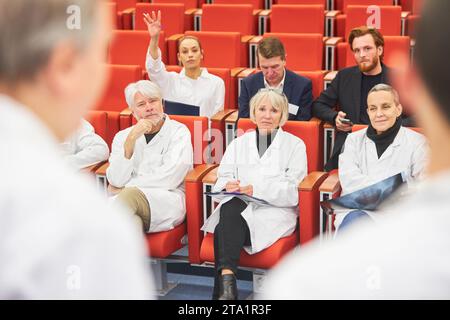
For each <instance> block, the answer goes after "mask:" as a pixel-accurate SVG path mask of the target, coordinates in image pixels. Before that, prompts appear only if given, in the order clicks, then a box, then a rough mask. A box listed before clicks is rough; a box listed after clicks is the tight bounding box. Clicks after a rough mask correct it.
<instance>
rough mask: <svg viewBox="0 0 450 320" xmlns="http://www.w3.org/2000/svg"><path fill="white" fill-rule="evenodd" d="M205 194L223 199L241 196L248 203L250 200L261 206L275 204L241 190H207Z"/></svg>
mask: <svg viewBox="0 0 450 320" xmlns="http://www.w3.org/2000/svg"><path fill="white" fill-rule="evenodd" d="M205 195H207V196H211V197H213V198H215V199H217V200H222V199H223V198H227V197H236V198H239V199H241V200H243V201H245V202H246V203H249V202H253V203H256V204H257V205H260V206H273V207H275V206H274V205H272V204H270V203H269V202H267V201H266V200H263V199H260V198H255V197H252V196H249V195H247V194H245V193H240V192H226V191H221V192H205Z"/></svg>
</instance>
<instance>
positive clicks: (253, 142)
mask: <svg viewBox="0 0 450 320" xmlns="http://www.w3.org/2000/svg"><path fill="white" fill-rule="evenodd" d="M250 134H251V137H250V142H249V147H250V150H251V154H252V155H253V156H255V157H256V158H257V159H260V160H263V159H264V158H266V157H267V155H268V154H269V155H270V154H271V153H272V151H273V150H274V149H280V144H281V139H282V138H280V137H281V136H283V135H284V131H283V129H282V128H281V127H280V128H278V132H277V134H276V135H275V139H273V141H272V143H271V144H270V146H269V148H267V150H266V152H264V154H263V156H262V157H260V156H259V152H258V147H257V146H256V130H255V131H252V132H250Z"/></svg>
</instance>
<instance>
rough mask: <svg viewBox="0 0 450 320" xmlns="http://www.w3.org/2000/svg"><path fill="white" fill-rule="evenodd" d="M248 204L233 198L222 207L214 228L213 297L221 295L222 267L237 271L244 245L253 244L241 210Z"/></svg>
mask: <svg viewBox="0 0 450 320" xmlns="http://www.w3.org/2000/svg"><path fill="white" fill-rule="evenodd" d="M245 208H247V204H246V203H245V202H244V201H242V200H241V199H238V198H233V199H231V200H230V201H228V202H226V203H225V204H223V205H222V206H221V207H220V220H219V223H218V224H217V226H216V229H215V230H214V260H215V270H216V272H215V278H214V293H213V298H215V297H217V296H218V295H219V281H220V274H221V271H222V269H230V270H232V271H233V273H234V274H236V273H237V267H238V264H239V256H240V254H241V250H242V248H243V247H244V246H249V245H251V240H250V230H249V228H248V225H247V222H246V221H245V219H244V218H243V217H242V216H241V212H242V211H244V210H245Z"/></svg>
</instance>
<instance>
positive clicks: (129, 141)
mask: <svg viewBox="0 0 450 320" xmlns="http://www.w3.org/2000/svg"><path fill="white" fill-rule="evenodd" d="M125 97H126V101H127V104H128V106H129V107H130V109H131V110H132V112H133V116H134V117H135V118H136V120H137V124H136V125H134V126H132V127H130V128H127V129H125V130H122V131H120V132H118V133H117V135H116V136H115V137H114V141H113V144H112V152H111V157H110V158H109V162H110V165H109V167H108V169H107V171H106V176H107V178H108V181H109V183H110V188H109V190H110V192H112V193H115V194H118V196H117V198H118V200H120V201H122V202H123V203H125V204H126V205H127V206H128V207H129V208H130V209H131V210H132V211H133V213H134V216H135V218H136V221H137V222H138V224H139V225H140V226H141V227H142V228H143V230H144V231H145V232H158V231H166V230H170V229H173V228H174V227H176V226H177V225H179V224H180V223H182V222H183V220H184V218H185V214H186V206H185V193H184V178H185V176H186V174H187V172H188V171H189V170H190V169H191V168H192V163H193V151H192V144H191V134H190V132H189V129H188V128H187V127H186V126H185V125H184V124H182V123H179V122H177V121H175V120H171V119H170V118H169V116H168V115H166V114H164V112H163V105H162V96H161V90H160V89H159V87H158V86H157V85H156V84H155V83H153V82H151V81H147V80H141V81H138V82H136V83H131V84H129V85H128V86H127V87H126V88H125Z"/></svg>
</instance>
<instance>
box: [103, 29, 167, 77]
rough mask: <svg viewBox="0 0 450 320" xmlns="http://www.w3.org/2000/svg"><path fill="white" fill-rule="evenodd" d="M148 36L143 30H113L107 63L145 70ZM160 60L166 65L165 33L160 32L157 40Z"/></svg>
mask: <svg viewBox="0 0 450 320" xmlns="http://www.w3.org/2000/svg"><path fill="white" fill-rule="evenodd" d="M149 41H150V36H149V34H148V32H147V31H143V30H115V31H113V37H112V41H111V44H110V47H109V63H111V64H124V65H131V64H133V65H139V66H141V68H142V70H145V69H146V67H145V59H146V56H147V49H148V43H149ZM159 48H160V49H161V58H162V61H163V62H164V63H167V48H166V42H165V33H164V31H161V36H160V38H159Z"/></svg>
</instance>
